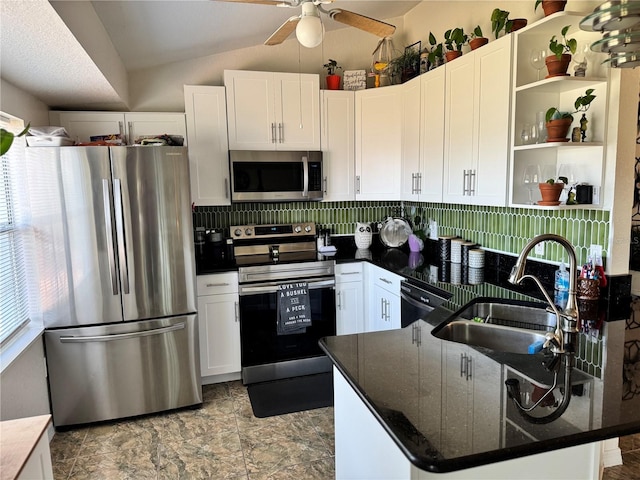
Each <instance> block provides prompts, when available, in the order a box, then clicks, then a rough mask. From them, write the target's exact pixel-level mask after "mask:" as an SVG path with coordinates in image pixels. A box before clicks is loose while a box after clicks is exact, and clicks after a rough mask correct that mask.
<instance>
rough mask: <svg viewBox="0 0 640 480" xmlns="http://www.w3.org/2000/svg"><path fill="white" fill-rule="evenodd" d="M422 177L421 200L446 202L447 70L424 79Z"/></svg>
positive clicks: (421, 119)
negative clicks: (444, 184) (443, 182)
mask: <svg viewBox="0 0 640 480" xmlns="http://www.w3.org/2000/svg"><path fill="white" fill-rule="evenodd" d="M420 84H421V99H422V100H421V102H420V103H421V108H422V112H421V115H420V176H419V179H418V199H419V200H420V201H422V202H442V172H443V169H444V121H443V120H444V112H445V95H444V88H445V69H444V68H436V69H434V70H431V71H429V72H427V73H425V74H423V75H421V76H420Z"/></svg>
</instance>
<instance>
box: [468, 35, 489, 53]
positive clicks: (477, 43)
mask: <svg viewBox="0 0 640 480" xmlns="http://www.w3.org/2000/svg"><path fill="white" fill-rule="evenodd" d="M487 43H489V39H488V38H484V37H477V38H474V39H473V40H469V46H470V47H471V50H475V49H476V48H480V47H482V46H483V45H486V44H487Z"/></svg>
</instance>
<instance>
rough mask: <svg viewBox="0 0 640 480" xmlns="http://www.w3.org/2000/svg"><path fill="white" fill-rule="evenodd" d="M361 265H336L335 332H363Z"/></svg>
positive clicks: (344, 333) (341, 333) (340, 333)
mask: <svg viewBox="0 0 640 480" xmlns="http://www.w3.org/2000/svg"><path fill="white" fill-rule="evenodd" d="M362 267H363V264H362V263H344V264H338V265H336V268H335V275H336V333H337V334H338V335H348V334H352V333H362V332H364V284H363V268H362Z"/></svg>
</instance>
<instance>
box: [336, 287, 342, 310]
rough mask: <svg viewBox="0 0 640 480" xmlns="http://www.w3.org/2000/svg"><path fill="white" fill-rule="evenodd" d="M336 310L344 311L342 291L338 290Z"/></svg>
mask: <svg viewBox="0 0 640 480" xmlns="http://www.w3.org/2000/svg"><path fill="white" fill-rule="evenodd" d="M336 300H337V301H336V308H337V309H338V310H342V299H341V295H340V290H338V291H337V292H336Z"/></svg>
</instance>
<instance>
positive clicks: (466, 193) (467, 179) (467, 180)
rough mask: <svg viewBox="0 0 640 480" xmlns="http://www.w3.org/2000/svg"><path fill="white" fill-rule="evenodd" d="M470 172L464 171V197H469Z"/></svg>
mask: <svg viewBox="0 0 640 480" xmlns="http://www.w3.org/2000/svg"><path fill="white" fill-rule="evenodd" d="M468 184H469V172H468V171H467V170H463V171H462V195H469V187H468Z"/></svg>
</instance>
